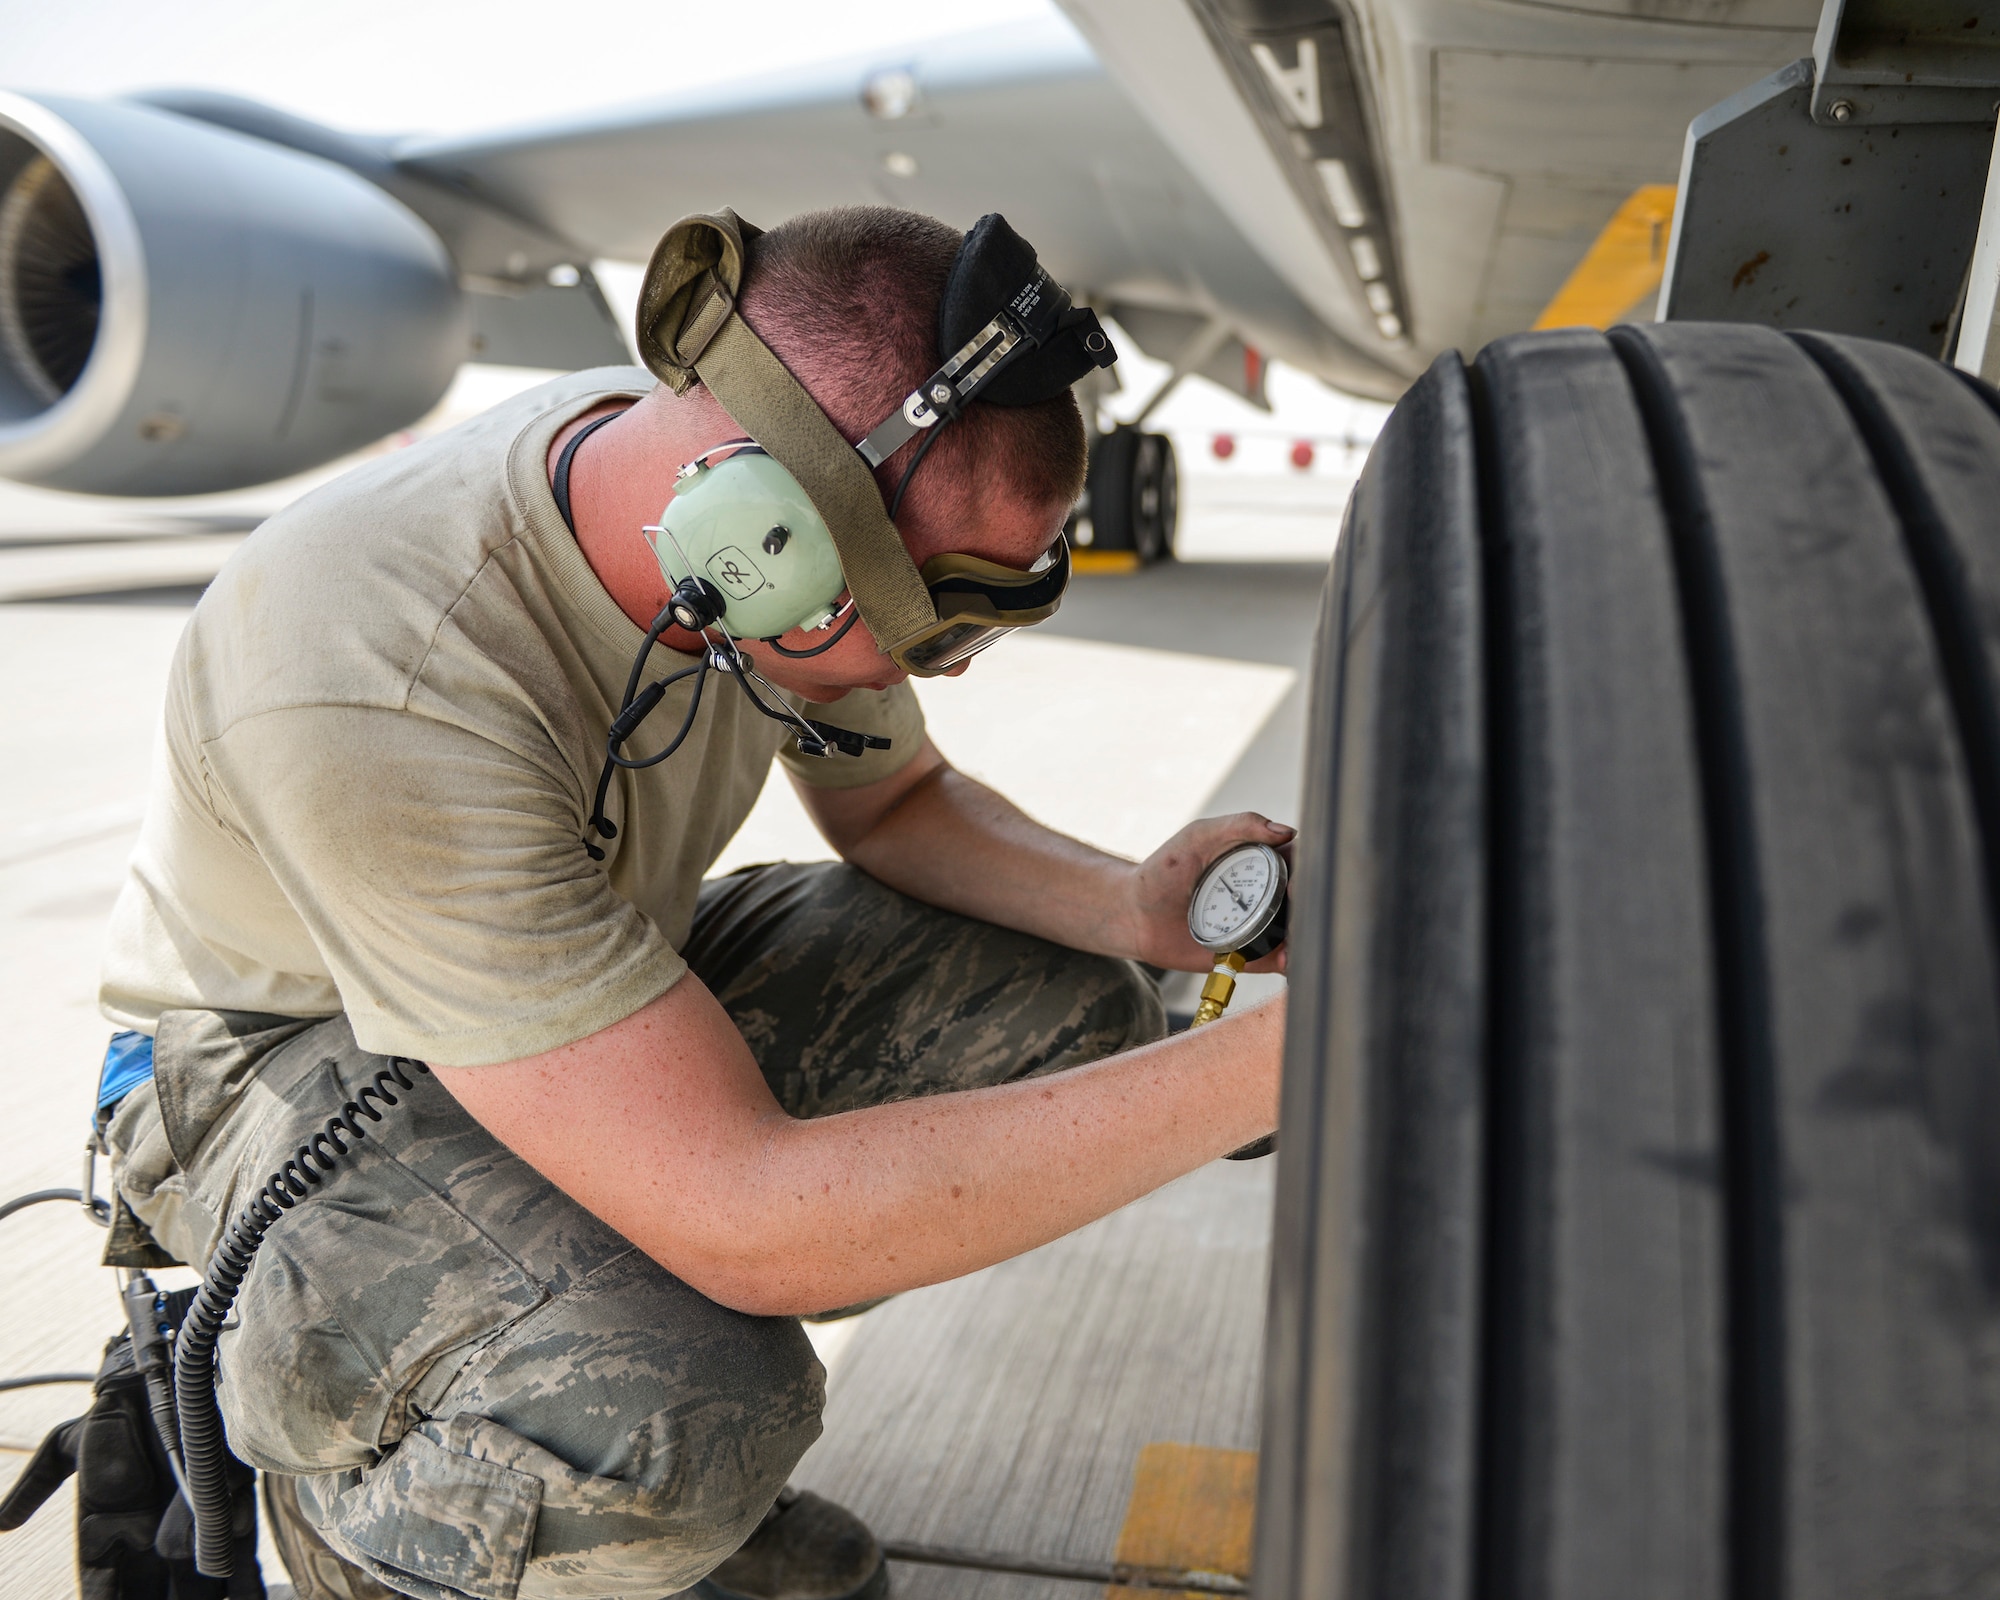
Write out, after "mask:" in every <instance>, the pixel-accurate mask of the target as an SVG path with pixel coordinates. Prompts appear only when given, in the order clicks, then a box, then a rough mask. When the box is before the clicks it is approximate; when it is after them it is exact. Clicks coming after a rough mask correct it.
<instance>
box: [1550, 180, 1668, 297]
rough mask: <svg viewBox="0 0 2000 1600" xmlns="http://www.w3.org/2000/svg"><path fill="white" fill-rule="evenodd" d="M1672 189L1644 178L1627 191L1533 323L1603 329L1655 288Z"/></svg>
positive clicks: (1661, 266) (1661, 264)
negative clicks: (1573, 269) (1648, 181)
mask: <svg viewBox="0 0 2000 1600" xmlns="http://www.w3.org/2000/svg"><path fill="white" fill-rule="evenodd" d="M1674 194H1675V189H1674V185H1672V184H1671V183H1649V184H1646V185H1645V186H1644V187H1643V188H1638V189H1634V190H1633V191H1632V192H1631V194H1629V195H1627V196H1626V198H1625V202H1624V204H1623V205H1621V206H1619V208H1618V209H1617V210H1616V211H1615V212H1613V213H1612V216H1611V220H1610V221H1609V222H1607V223H1605V225H1604V231H1603V232H1602V233H1600V234H1598V236H1597V238H1596V239H1595V240H1594V241H1593V242H1592V244H1591V246H1590V248H1589V249H1588V250H1586V251H1584V253H1583V259H1582V260H1581V261H1579V262H1578V263H1577V264H1576V270H1575V271H1573V272H1571V273H1570V275H1569V277H1568V279H1567V280H1566V281H1565V282H1564V283H1563V286H1562V287H1561V288H1560V289H1558V290H1557V291H1556V295H1555V298H1554V299H1553V300H1551V301H1550V302H1549V303H1548V304H1547V305H1546V306H1544V307H1543V308H1542V314H1541V315H1540V316H1539V317H1537V318H1535V326H1536V327H1537V328H1608V327H1610V326H1611V324H1612V323H1614V322H1616V321H1617V320H1618V319H1619V318H1620V317H1623V316H1626V315H1628V314H1629V313H1630V312H1631V311H1632V310H1633V308H1634V307H1636V306H1637V305H1638V304H1639V303H1640V301H1642V300H1644V299H1645V298H1646V296H1647V295H1649V294H1654V293H1656V292H1657V291H1658V290H1659V287H1660V279H1661V277H1662V275H1664V273H1665V272H1666V270H1667V241H1668V238H1669V236H1670V234H1671V233H1672V231H1673V225H1674Z"/></svg>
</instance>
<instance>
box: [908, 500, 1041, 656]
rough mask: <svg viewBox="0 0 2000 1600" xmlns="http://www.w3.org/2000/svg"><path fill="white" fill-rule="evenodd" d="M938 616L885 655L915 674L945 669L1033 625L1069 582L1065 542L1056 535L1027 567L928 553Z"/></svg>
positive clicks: (927, 581) (927, 575) (927, 583)
mask: <svg viewBox="0 0 2000 1600" xmlns="http://www.w3.org/2000/svg"><path fill="white" fill-rule="evenodd" d="M923 580H924V587H925V588H926V589H927V590H929V591H930V597H931V604H932V605H933V606H934V607H935V608H936V610H937V621H936V622H934V623H932V624H931V625H930V627H928V628H925V629H923V630H922V631H921V632H918V633H916V634H913V635H912V636H911V637H909V638H907V639H901V640H898V641H897V642H896V644H895V645H894V646H893V647H892V648H891V649H889V650H888V651H887V652H886V654H887V655H888V657H889V659H890V660H891V661H893V662H895V663H896V665H897V666H899V667H901V668H902V669H903V670H904V671H905V672H908V673H911V674H913V675H914V676H916V677H919V678H929V677H935V676H936V675H937V674H938V673H940V672H949V671H950V670H951V669H952V668H953V667H955V666H957V665H958V664H959V663H960V662H961V661H966V660H969V659H971V658H972V657H973V656H976V655H978V654H979V652H980V651H982V650H984V649H985V648H986V647H987V646H988V645H990V644H995V643H997V642H998V641H999V640H1001V639H1003V638H1005V637H1006V636H1007V635H1008V634H1010V633H1012V632H1013V631H1014V630H1015V629H1016V628H1032V627H1033V626H1034V625H1035V624H1036V623H1038V622H1046V621H1048V619H1049V618H1050V617H1052V616H1054V615H1055V614H1056V607H1057V606H1059V605H1061V604H1062V597H1063V591H1064V590H1065V589H1067V588H1068V587H1069V541H1068V540H1067V539H1065V538H1063V536H1062V535H1061V534H1057V535H1056V543H1055V548H1054V549H1052V550H1051V551H1050V552H1049V553H1048V555H1047V556H1046V557H1044V559H1043V563H1042V564H1040V565H1038V566H1036V567H1035V568H1034V569H1033V570H1031V571H1028V572H1023V571H1021V570H1020V569H1019V568H1018V567H1003V566H1001V565H999V564H998V563H997V562H993V561H982V560H980V559H979V557H977V556H961V555H942V556H932V557H931V558H930V560H928V561H926V562H925V563H924V570H923Z"/></svg>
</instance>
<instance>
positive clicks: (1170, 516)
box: [1090, 427, 1180, 565]
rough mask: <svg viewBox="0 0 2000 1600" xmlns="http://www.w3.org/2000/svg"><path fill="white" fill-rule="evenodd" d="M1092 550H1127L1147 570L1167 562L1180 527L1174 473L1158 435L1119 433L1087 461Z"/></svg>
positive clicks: (1103, 440)
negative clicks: (1133, 553) (1156, 562)
mask: <svg viewBox="0 0 2000 1600" xmlns="http://www.w3.org/2000/svg"><path fill="white" fill-rule="evenodd" d="M1090 510H1091V544H1090V547H1091V549H1093V550H1132V551H1136V552H1137V553H1138V556H1139V559H1140V560H1141V561H1143V562H1146V563H1147V564H1149V565H1150V564H1151V563H1153V562H1155V561H1166V560H1171V559H1172V557H1173V553H1174V537H1175V534H1176V532H1177V530H1178V527H1179V521H1180V472H1179V467H1178V463H1177V462H1176V459H1175V455H1174V442H1173V440H1171V439H1170V438H1168V437H1167V436H1166V435H1165V434H1163V433H1146V432H1144V431H1142V430H1140V429H1138V428H1127V427H1119V428H1114V429H1113V430H1112V431H1111V432H1109V433H1106V434H1100V435H1099V436H1098V439H1097V442H1096V447H1095V448H1094V449H1093V450H1092V451H1091V456H1090Z"/></svg>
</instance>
